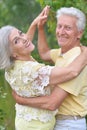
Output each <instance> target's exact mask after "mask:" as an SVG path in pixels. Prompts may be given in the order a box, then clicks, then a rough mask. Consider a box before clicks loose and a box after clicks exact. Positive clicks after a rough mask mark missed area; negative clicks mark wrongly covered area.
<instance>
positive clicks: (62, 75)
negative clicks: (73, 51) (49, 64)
mask: <svg viewBox="0 0 87 130" xmlns="http://www.w3.org/2000/svg"><path fill="white" fill-rule="evenodd" d="M86 64H87V47H83V52H82V53H81V54H80V55H79V56H78V57H77V58H76V59H75V60H74V61H73V62H72V63H71V64H69V65H68V66H67V67H65V68H63V67H60V68H59V67H54V68H53V69H52V71H51V75H50V84H59V83H62V82H65V81H68V80H71V79H73V78H75V77H76V76H78V75H79V73H80V72H81V71H82V69H83V68H84V67H85V66H86Z"/></svg>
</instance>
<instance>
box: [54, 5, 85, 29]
mask: <svg viewBox="0 0 87 130" xmlns="http://www.w3.org/2000/svg"><path fill="white" fill-rule="evenodd" d="M61 15H70V16H74V17H76V18H77V23H76V26H77V28H78V30H79V31H82V30H84V29H85V26H86V16H85V14H84V13H83V12H82V11H81V10H79V9H77V8H74V7H69V8H68V7H63V8H60V9H59V10H58V11H57V13H56V18H57V20H58V18H59V17H60V16H61Z"/></svg>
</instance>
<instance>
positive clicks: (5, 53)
mask: <svg viewBox="0 0 87 130" xmlns="http://www.w3.org/2000/svg"><path fill="white" fill-rule="evenodd" d="M14 28H15V27H13V26H10V25H7V26H3V27H2V28H0V69H6V68H8V67H10V66H11V64H12V60H11V51H10V46H9V35H10V33H11V31H12V29H14Z"/></svg>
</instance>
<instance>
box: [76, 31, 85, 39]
mask: <svg viewBox="0 0 87 130" xmlns="http://www.w3.org/2000/svg"><path fill="white" fill-rule="evenodd" d="M83 32H84V31H83V30H81V31H79V33H78V37H77V38H78V39H81V38H82V35H83Z"/></svg>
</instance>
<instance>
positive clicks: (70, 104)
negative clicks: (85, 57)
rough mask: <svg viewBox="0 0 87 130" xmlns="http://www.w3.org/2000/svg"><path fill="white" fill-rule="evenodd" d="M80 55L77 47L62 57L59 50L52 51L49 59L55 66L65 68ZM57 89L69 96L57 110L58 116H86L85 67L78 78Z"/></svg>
mask: <svg viewBox="0 0 87 130" xmlns="http://www.w3.org/2000/svg"><path fill="white" fill-rule="evenodd" d="M80 53H81V50H80V48H79V47H74V48H72V49H71V50H69V51H68V52H67V53H65V54H63V55H61V49H53V50H51V58H52V60H53V61H54V62H55V65H56V66H59V67H65V66H67V65H68V64H70V63H71V62H72V61H73V60H74V59H75V58H76V57H77V56H78V55H79V54H80ZM59 87H61V88H62V89H63V90H65V91H67V92H68V93H69V95H68V97H66V99H65V100H64V101H63V103H62V105H61V106H60V108H59V109H58V110H59V112H58V114H63V115H80V116H85V115H86V114H87V66H86V67H85V68H84V69H83V70H82V72H81V73H80V75H79V76H78V77H76V78H75V79H73V80H70V81H67V82H65V83H62V84H59Z"/></svg>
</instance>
